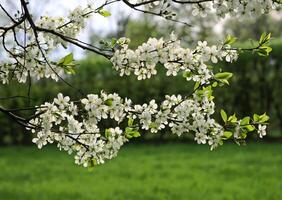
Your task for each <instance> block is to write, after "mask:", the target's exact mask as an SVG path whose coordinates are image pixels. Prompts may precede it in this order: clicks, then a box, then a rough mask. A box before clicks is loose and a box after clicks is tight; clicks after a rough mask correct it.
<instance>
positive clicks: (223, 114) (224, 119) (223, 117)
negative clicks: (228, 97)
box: [220, 109, 227, 122]
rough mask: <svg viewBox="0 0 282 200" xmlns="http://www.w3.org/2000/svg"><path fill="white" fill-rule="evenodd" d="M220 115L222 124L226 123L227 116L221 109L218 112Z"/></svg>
mask: <svg viewBox="0 0 282 200" xmlns="http://www.w3.org/2000/svg"><path fill="white" fill-rule="evenodd" d="M220 115H221V118H222V120H223V121H224V122H226V121H227V114H226V112H225V111H224V110H223V109H221V110H220Z"/></svg>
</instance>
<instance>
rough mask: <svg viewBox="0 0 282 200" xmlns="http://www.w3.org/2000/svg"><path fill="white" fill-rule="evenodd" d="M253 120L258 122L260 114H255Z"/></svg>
mask: <svg viewBox="0 0 282 200" xmlns="http://www.w3.org/2000/svg"><path fill="white" fill-rule="evenodd" d="M253 120H254V122H258V121H259V115H257V114H254V115H253Z"/></svg>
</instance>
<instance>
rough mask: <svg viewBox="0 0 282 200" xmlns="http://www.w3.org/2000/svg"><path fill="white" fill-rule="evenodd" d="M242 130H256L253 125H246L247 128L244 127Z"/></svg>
mask: <svg viewBox="0 0 282 200" xmlns="http://www.w3.org/2000/svg"><path fill="white" fill-rule="evenodd" d="M244 128H246V129H247V130H248V131H249V132H252V131H254V130H255V129H256V128H255V126H254V125H247V126H244Z"/></svg>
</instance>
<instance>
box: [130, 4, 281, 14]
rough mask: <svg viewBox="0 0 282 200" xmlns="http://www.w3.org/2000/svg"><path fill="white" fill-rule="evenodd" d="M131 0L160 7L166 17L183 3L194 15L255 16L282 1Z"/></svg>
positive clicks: (161, 12)
mask: <svg viewBox="0 0 282 200" xmlns="http://www.w3.org/2000/svg"><path fill="white" fill-rule="evenodd" d="M130 2H132V4H135V5H139V4H142V5H145V6H147V7H149V8H155V9H160V14H161V15H162V16H163V17H165V18H172V17H174V16H176V15H177V12H176V9H179V7H178V5H179V4H182V5H181V6H182V7H183V6H184V5H186V7H187V9H188V10H192V15H193V16H201V17H206V16H207V15H209V14H216V15H217V16H219V17H225V16H226V15H230V16H233V17H241V16H247V17H255V16H259V15H261V14H265V13H269V12H270V11H271V10H273V9H277V8H280V4H281V2H278V1H276V0H252V1H249V0H232V1H230V0H206V1H193V0H192V1H174V0H164V1H160V0H155V1H148V0H137V1H136V0H131V1H130ZM174 7H175V9H174ZM184 7H185V6H184Z"/></svg>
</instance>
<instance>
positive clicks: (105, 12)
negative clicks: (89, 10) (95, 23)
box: [98, 9, 112, 17]
mask: <svg viewBox="0 0 282 200" xmlns="http://www.w3.org/2000/svg"><path fill="white" fill-rule="evenodd" d="M98 13H99V14H100V15H102V16H103V17H109V16H111V15H112V14H111V13H110V12H109V11H107V10H104V9H100V10H98Z"/></svg>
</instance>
